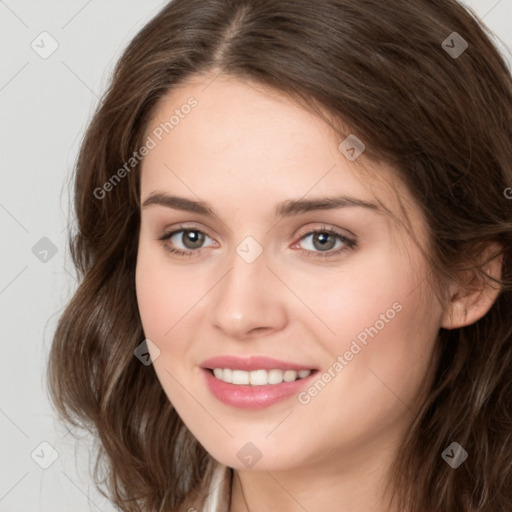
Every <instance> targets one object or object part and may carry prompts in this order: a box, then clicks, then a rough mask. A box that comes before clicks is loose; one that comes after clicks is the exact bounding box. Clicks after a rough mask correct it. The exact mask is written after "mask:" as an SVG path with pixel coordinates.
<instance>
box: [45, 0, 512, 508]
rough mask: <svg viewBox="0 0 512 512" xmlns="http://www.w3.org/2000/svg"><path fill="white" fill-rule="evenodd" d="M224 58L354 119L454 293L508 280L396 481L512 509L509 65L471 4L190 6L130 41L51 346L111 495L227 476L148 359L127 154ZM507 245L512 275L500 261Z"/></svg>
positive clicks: (426, 406) (78, 176) (429, 0)
mask: <svg viewBox="0 0 512 512" xmlns="http://www.w3.org/2000/svg"><path fill="white" fill-rule="evenodd" d="M454 32H456V33H457V34H458V36H457V35H454V34H453V33H454ZM450 38H451V39H450ZM454 38H458V39H454ZM460 38H462V39H460ZM461 41H466V43H467V48H466V49H465V51H462V53H460V51H459V54H456V53H454V51H455V50H460V49H461ZM450 49H452V50H453V51H450ZM207 72H214V73H219V72H222V73H226V74H229V75H232V76H234V77H238V78H240V79H244V80H245V79H247V80H251V81H254V82H257V83H260V84H262V85H265V86H268V87H269V88H270V89H271V90H276V91H280V92H284V93H286V94H287V95H288V96H289V97H290V98H295V99H297V100H299V101H300V102H301V104H302V105H304V108H310V109H314V110H315V111H317V112H318V113H319V115H322V112H324V113H325V112H327V113H328V116H327V115H326V116H324V117H325V119H326V121H332V120H333V119H334V120H338V121H340V123H343V126H345V127H348V128H349V129H350V133H353V134H355V135H356V136H357V137H358V138H359V139H361V140H362V141H364V142H365V144H366V151H365V154H364V156H365V158H367V159H368V161H374V162H379V161H380V162H382V161H384V162H387V163H390V164H392V165H393V166H394V169H395V170H396V175H397V176H398V177H399V179H400V180H401V181H402V182H403V183H404V184H405V186H406V187H408V189H409V190H410V192H411V193H412V195H413V197H414V198H415V201H416V203H417V206H418V208H420V209H421V211H422V212H423V214H424V216H425V218H426V221H427V224H428V235H429V243H428V254H427V256H428V262H429V265H430V267H431V269H432V276H433V277H432V282H433V284H434V283H437V284H438V285H439V289H440V291H442V290H443V285H442V283H443V282H445V281H444V280H445V279H447V278H450V277H453V276H460V275H462V273H467V272H470V273H471V275H474V276H475V278H476V279H479V280H480V281H482V282H486V283H490V282H491V280H492V281H493V282H494V285H496V286H499V287H500V288H501V290H500V293H499V295H498V297H497V299H496V300H495V302H494V304H493V306H492V307H491V309H490V310H489V311H488V313H487V314H486V315H485V316H483V317H482V318H481V319H480V320H478V321H477V322H476V323H474V324H472V325H469V326H466V327H463V328H459V329H451V330H446V329H440V332H439V335H438V339H437V342H436V343H437V345H436V349H437V350H438V351H439V354H440V357H439V359H438V361H439V362H438V365H437V368H436V372H435V379H434V382H433V384H432V386H431V389H430V390H429V393H428V396H427V397H426V399H425V401H424V402H423V403H421V404H420V407H419V409H418V411H419V412H418V414H417V416H416V417H415V419H414V421H413V422H412V424H411V428H410V430H409V432H408V434H407V436H406V439H405V440H404V443H403V445H402V446H401V451H400V453H399V456H398V458H397V459H396V462H395V465H394V467H393V480H394V482H395V483H396V492H395V497H396V499H397V500H398V503H399V505H400V507H403V508H407V509H408V510H411V511H415V512H416V511H421V512H423V511H426V512H433V511H436V512H438V511H450V512H455V511H465V512H473V511H479V512H510V511H511V510H512V456H511V455H512V294H511V290H512V199H511V197H512V189H511V188H510V187H512V128H511V127H512V79H511V75H510V71H509V69H508V68H507V65H506V63H505V62H504V59H503V57H502V56H501V55H500V53H499V52H498V50H497V48H496V47H495V46H494V44H493V42H492V38H491V35H490V32H489V30H488V29H487V27H485V25H484V24H483V23H482V22H481V21H480V20H479V19H478V17H477V16H476V15H475V14H474V13H473V12H472V11H471V10H469V9H467V8H464V7H462V6H461V5H459V4H458V3H457V2H456V1H455V0H387V1H382V0H365V1H361V0H315V1H311V0H174V1H172V2H171V3H169V4H168V5H166V6H165V7H164V8H163V9H162V10H161V11H160V12H159V13H158V14H157V15H156V16H155V17H154V18H153V19H152V20H151V21H150V22H149V23H147V24H146V25H145V26H144V28H143V29H142V30H141V31H140V32H139V33H138V34H137V35H136V37H135V38H134V39H133V41H132V42H131V43H130V44H129V46H128V47H127V49H126V50H125V52H124V54H123V55H122V57H121V59H120V61H119V62H118V64H117V66H116V68H115V71H114V73H113V76H112V79H111V82H110V86H109V88H108V90H107V91H106V93H105V95H104V96H103V99H102V101H101V103H100V105H99V106H98V108H97V110H96V112H95V114H94V117H93V119H92V121H91V123H90V125H89V127H88V129H87V131H86V134H85V137H84V139H83V141H82V144H81V149H80V152H79V156H78V159H77V163H76V167H75V174H74V213H75V214H76V227H75V228H74V231H73V232H72V234H71V236H70V249H71V255H72V258H73V262H74V265H75V267H76V269H77V273H78V275H79V278H80V279H79V285H78V288H77V289H76V292H75V293H74V296H73V297H72V299H71V300H70V302H69V303H68V304H67V305H66V307H65V309H64V311H63V313H62V315H61V316H60V319H59V322H58V326H57V329H56V332H55V335H54V339H53V343H52V346H51V351H50V355H49V360H48V382H49V391H50V397H51V400H52V404H53V406H54V407H55V408H56V410H57V412H58V414H59V417H60V418H61V419H62V420H63V421H65V422H67V423H68V424H70V425H74V426H75V427H80V428H82V429H85V431H87V432H90V433H92V434H93V435H94V438H95V439H96V440H97V445H98V450H97V458H96V465H95V469H94V478H95V480H96V483H97V484H98V487H99V490H100V492H102V493H103V494H104V495H105V496H107V497H108V498H109V499H110V500H111V501H112V502H113V503H114V504H115V505H117V506H118V507H119V508H120V509H121V510H123V511H126V512H141V511H146V512H150V511H151V512H153V511H158V512H164V511H171V510H172V511H181V510H186V509H187V508H186V507H187V506H188V505H189V504H190V503H191V499H192V498H193V499H194V500H195V501H193V503H195V506H196V507H197V508H199V505H200V500H201V499H203V498H201V496H203V497H204V492H205V491H204V490H205V489H206V488H207V486H208V484H209V482H210V480H211V476H212V468H213V464H214V461H213V458H212V457H211V456H210V455H209V454H208V453H207V452H206V451H205V449H204V448H203V447H202V446H201V445H200V444H199V442H198V441H197V440H196V439H195V438H194V437H193V436H192V434H191V433H190V431H189V430H188V429H187V427H186V426H185V425H184V423H183V422H182V421H181V419H180V417H179V416H178V414H177V412H176V411H175V409H174V408H173V406H172V404H171V403H170V402H169V400H168V398H167V396H166V395H165V393H164V391H163V390H162V387H161V385H160V383H159V381H158V379H157V377H156V374H155V372H154V370H153V368H152V367H151V366H145V365H143V364H141V362H140V361H139V360H138V359H137V358H136V357H135V356H134V349H135V348H136V347H137V346H139V345H140V343H141V342H142V341H143V340H144V338H145V336H144V332H143V329H142V325H141V321H140V316H139V312H138V307H137V300H136V294H135V267H136V258H137V246H138V232H139V222H140V198H139V195H140V189H139V187H140V176H139V174H140V162H135V164H134V163H133V161H132V164H131V165H132V166H133V168H132V167H127V166H126V162H129V161H130V159H131V158H133V156H134V152H137V151H138V150H139V148H141V147H142V146H143V144H144V143H145V139H144V137H145V134H146V133H147V130H148V123H149V119H151V116H152V114H153V113H154V111H155V108H157V106H158V104H159V100H161V99H162V98H164V96H166V94H168V93H169V91H171V90H172V89H174V88H176V87H179V86H180V85H182V84H183V83H185V81H186V80H187V79H188V78H190V77H193V76H194V75H198V74H203V73H207ZM198 108H200V104H199V107H198ZM340 135H341V133H340ZM346 135H347V133H344V134H343V135H342V136H346ZM340 140H342V139H341V138H340ZM123 166H124V169H125V171H126V172H125V173H119V172H118V170H119V169H121V168H123ZM116 173H117V177H120V176H121V174H122V176H121V178H122V179H119V180H117V178H116V181H115V182H113V181H112V177H113V175H114V174H116ZM109 180H110V181H109ZM107 183H110V186H109V185H106V184H107ZM107 190H108V193H107V192H105V191H107ZM491 243H496V244H498V245H497V246H499V247H500V248H501V253H500V255H501V258H502V262H503V263H502V273H501V278H500V279H494V278H492V276H489V275H488V274H487V273H486V271H485V264H486V261H483V259H482V258H483V255H484V254H485V252H484V251H485V249H486V247H489V244H491ZM454 440H456V441H457V442H458V443H459V444H460V445H461V446H462V447H463V448H464V449H465V450H466V451H467V452H468V454H469V457H468V459H467V460H466V461H465V462H464V464H462V465H461V466H460V467H459V468H457V469H456V470H455V469H452V468H451V467H450V466H449V465H448V464H446V463H445V462H444V461H443V460H442V458H441V454H442V452H443V450H444V449H445V448H446V447H447V446H449V445H450V444H451V442H452V441H454ZM102 487H105V490H103V489H102Z"/></svg>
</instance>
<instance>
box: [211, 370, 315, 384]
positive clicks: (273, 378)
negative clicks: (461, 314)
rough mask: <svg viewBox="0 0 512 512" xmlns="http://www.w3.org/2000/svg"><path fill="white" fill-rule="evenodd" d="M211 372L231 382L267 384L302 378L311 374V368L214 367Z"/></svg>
mask: <svg viewBox="0 0 512 512" xmlns="http://www.w3.org/2000/svg"><path fill="white" fill-rule="evenodd" d="M213 374H214V375H215V377H216V378H217V379H219V380H223V381H224V382H228V383H232V384H241V385H244V384H245V385H251V386H265V385H267V384H281V382H293V381H294V380H297V378H299V379H304V378H305V377H308V376H309V375H310V374H311V370H299V371H298V372H297V371H295V370H286V371H285V370H253V371H251V372H246V371H244V370H231V369H230V368H214V369H213Z"/></svg>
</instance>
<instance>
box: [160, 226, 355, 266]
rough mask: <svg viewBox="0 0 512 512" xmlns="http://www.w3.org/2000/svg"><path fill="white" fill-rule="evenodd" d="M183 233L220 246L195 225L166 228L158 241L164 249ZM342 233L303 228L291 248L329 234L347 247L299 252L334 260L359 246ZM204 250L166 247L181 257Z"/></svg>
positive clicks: (320, 228) (352, 235)
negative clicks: (306, 240) (307, 240)
mask: <svg viewBox="0 0 512 512" xmlns="http://www.w3.org/2000/svg"><path fill="white" fill-rule="evenodd" d="M183 231H198V232H200V233H202V234H204V235H206V236H207V237H208V238H210V239H211V240H213V241H214V242H215V243H216V244H218V242H217V241H216V240H215V239H214V237H212V236H211V235H210V234H209V233H208V230H207V229H203V227H198V226H197V225H196V224H195V223H190V224H179V225H178V226H174V227H172V228H169V229H167V228H165V229H164V231H163V233H162V234H161V235H160V236H158V237H157V238H156V239H157V240H159V241H160V242H161V244H162V245H164V247H165V245H166V244H165V242H166V241H167V240H169V239H170V238H172V237H173V236H174V235H176V234H177V233H180V232H183ZM340 231H341V228H333V227H331V226H328V225H325V224H321V225H320V226H318V225H317V226H316V227H309V228H307V227H305V228H301V230H300V231H299V234H297V235H296V237H298V238H296V241H295V242H293V244H292V246H291V247H294V246H296V245H297V244H298V243H299V242H301V241H302V240H303V239H304V238H307V237H308V236H312V235H315V234H317V233H329V234H331V235H333V236H336V237H338V239H340V240H342V242H343V243H344V244H345V247H341V248H338V249H336V250H329V251H311V250H309V249H302V248H300V247H299V250H300V251H301V252H302V253H304V254H308V255H312V256H311V257H320V258H329V257H332V258H334V257H336V256H338V255H340V254H341V253H343V252H345V251H347V250H350V249H353V248H355V247H356V246H357V245H358V243H357V237H356V235H354V234H353V233H352V232H351V231H348V230H345V231H347V232H348V233H351V235H345V234H343V233H341V232H340ZM204 249H206V247H200V248H199V249H187V250H183V249H176V248H168V247H166V250H167V251H168V252H169V253H174V254H177V255H179V256H180V257H181V256H193V255H194V256H196V255H197V256H199V255H200V254H201V253H202V252H203V250H204Z"/></svg>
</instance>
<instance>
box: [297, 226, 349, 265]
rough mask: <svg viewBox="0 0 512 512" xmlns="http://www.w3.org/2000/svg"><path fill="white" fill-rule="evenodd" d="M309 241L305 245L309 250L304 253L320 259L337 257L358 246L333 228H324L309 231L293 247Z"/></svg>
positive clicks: (304, 250)
mask: <svg viewBox="0 0 512 512" xmlns="http://www.w3.org/2000/svg"><path fill="white" fill-rule="evenodd" d="M308 239H310V240H309V242H308V243H307V244H305V245H307V246H309V248H306V249H302V251H303V252H304V253H305V254H306V255H308V256H312V257H320V258H327V257H333V256H337V255H339V254H340V253H342V252H344V251H348V250H350V249H353V248H354V247H355V246H356V245H357V242H356V241H355V240H353V239H351V238H348V237H347V236H345V235H343V234H342V233H339V232H338V231H336V230H334V229H332V228H328V227H324V228H321V229H317V230H313V231H309V232H308V233H306V234H305V235H303V236H301V238H300V240H299V241H298V242H296V243H295V244H294V245H293V246H292V247H296V246H297V245H298V244H299V243H300V242H304V241H305V240H308ZM333 249H335V250H333Z"/></svg>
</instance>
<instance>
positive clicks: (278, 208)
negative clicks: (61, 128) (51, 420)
mask: <svg viewBox="0 0 512 512" xmlns="http://www.w3.org/2000/svg"><path fill="white" fill-rule="evenodd" d="M511 119H512V81H511V77H510V74H509V72H508V69H507V67H506V65H505V63H504V61H503V59H502V58H501V57H500V55H499V53H498V52H497V50H496V48H495V47H494V46H493V45H492V43H491V42H490V39H489V37H488V35H486V33H485V31H484V28H482V26H481V24H479V22H478V21H477V20H476V19H475V18H474V17H473V16H472V15H471V13H470V12H468V11H466V10H465V9H464V8H463V7H461V6H460V5H459V4H457V3H456V2H455V1H452V0H436V1H428V0H414V1H402V0H392V1H390V2H380V1H367V2H360V1H357V0H322V1H319V2H310V1H302V0H299V1H290V0H273V1H270V0H269V1H266V0H263V1H258V2H256V1H248V0H215V1H205V0H188V1H185V0H175V1H173V2H171V3H170V4H169V5H167V6H166V7H165V8H164V9H163V10H162V11H161V12H160V13H159V14H158V15H157V16H156V17H155V18H154V19H153V20H152V21H151V22H149V23H148V24H147V25H146V26H145V27H144V28H143V30H142V31H141V32H140V33H139V34H138V35H137V36H136V38H135V39H134V40H133V41H132V43H131V44H130V45H129V47H128V48H127V50H126V51H125V53H124V55H123V56H122V58H121V60H120V62H119V64H118V66H117V68H116V71H115V73H114V76H113V79H112V83H111V86H110V88H109V90H108V92H107V94H106V96H105V98H104V100H103V102H102V104H101V106H100V107H99V108H98V111H97V113H96V115H95V117H94V119H93V121H92V122H91V125H90V127H89V128H88V131H87V134H86V137H85V139H84V141H83V144H82V147H81V151H80V155H79V159H78V162H77V166H76V177H75V209H76V215H77V219H78V226H77V232H76V235H75V236H74V237H73V239H72V241H71V250H72V254H73V258H74V262H75V264H76V267H77V269H78V270H79V272H80V273H81V276H82V280H81V284H80V286H79V288H78V290H77V291H76V294H75V296H74V297H73V299H72V301H71V302H70V304H69V305H68V306H67V308H66V310H65V312H64V313H63V315H62V317H61V319H60V322H59V325H58V329H57V331H56V334H55V338H54V342H53V346H52V351H51V354H50V360H49V379H50V380H49V382H50V390H51V393H52V397H53V401H54V404H55V406H56V408H57V410H58V411H59V413H60V414H61V416H62V417H63V418H64V419H65V420H67V421H69V422H71V423H73V424H75V425H80V426H85V427H88V428H90V430H91V431H92V432H94V433H95V435H97V437H98V439H99V441H100V448H101V449H100V453H99V458H100V459H101V460H103V461H104V462H105V463H106V470H107V474H106V480H105V483H106V484H107V488H108V496H109V497H110V499H111V500H112V501H113V503H114V504H115V505H117V506H118V507H120V508H121V509H122V510H125V511H142V510H144V511H153V510H155V511H171V510H172V511H186V510H188V511H191V510H209V511H230V512H235V511H236V512H238V511H246V510H247V511H251V512H259V511H262V510H286V511H296V510H308V511H310V512H314V511H317V510H332V511H351V512H352V511H356V510H357V511H359V510H365V511H367V512H370V511H375V512H377V511H382V510H387V511H389V512H395V511H401V510H406V511H411V512H413V511H414V512H430V511H438V510H446V511H459V510H460V511H477V510H478V511H488V512H491V511H492V512H496V511H509V510H511V507H512V468H511V465H510V453H512V435H511V433H512V384H511V381H510V374H511V371H512V327H511V325H510V318H511V314H512V301H511V265H512V263H511V261H512V260H511V256H512V236H511V234H512V201H510V199H509V197H510V195H509V194H507V190H509V189H510V186H512V164H511V162H512V145H511V143H510V141H511V138H512V128H511V123H510V121H511ZM151 363H152V364H151ZM96 476H97V477H98V479H99V476H98V475H96Z"/></svg>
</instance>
